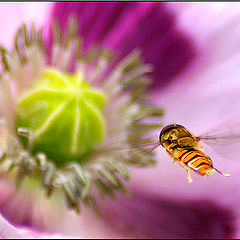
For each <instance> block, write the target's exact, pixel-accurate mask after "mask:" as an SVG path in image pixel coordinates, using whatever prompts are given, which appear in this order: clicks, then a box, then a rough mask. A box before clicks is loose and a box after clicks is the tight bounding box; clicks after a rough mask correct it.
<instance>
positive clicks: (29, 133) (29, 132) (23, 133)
mask: <svg viewBox="0 0 240 240" xmlns="http://www.w3.org/2000/svg"><path fill="white" fill-rule="evenodd" d="M17 134H18V135H19V136H23V137H28V139H29V143H28V147H29V149H30V150H32V145H33V133H32V130H30V129H25V128H18V129H17Z"/></svg>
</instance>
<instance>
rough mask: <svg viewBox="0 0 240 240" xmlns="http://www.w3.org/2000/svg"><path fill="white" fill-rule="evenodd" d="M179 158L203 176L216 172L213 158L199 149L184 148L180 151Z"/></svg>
mask: <svg viewBox="0 0 240 240" xmlns="http://www.w3.org/2000/svg"><path fill="white" fill-rule="evenodd" d="M178 159H179V160H180V161H181V162H182V163H184V164H185V165H186V166H187V167H188V168H190V169H192V170H193V171H195V172H196V173H198V174H200V175H202V176H204V175H209V174H210V173H211V172H214V169H213V165H212V161H211V159H210V158H209V157H208V156H207V155H206V154H204V153H203V152H201V151H199V150H195V149H182V150H180V151H179V152H178Z"/></svg>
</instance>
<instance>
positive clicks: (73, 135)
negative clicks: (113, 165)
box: [16, 69, 106, 166]
mask: <svg viewBox="0 0 240 240" xmlns="http://www.w3.org/2000/svg"><path fill="white" fill-rule="evenodd" d="M105 101H106V99H105V96H104V94H103V93H102V92H101V91H100V90H98V89H96V88H93V87H91V86H90V85H89V84H88V83H87V82H86V81H85V80H84V75H83V74H82V73H79V72H78V73H76V74H74V75H71V74H69V73H65V72H60V71H57V70H55V69H48V70H45V71H44V72H43V73H42V74H41V76H40V77H39V78H38V79H37V80H36V81H35V82H34V84H33V86H32V87H31V88H29V89H28V90H27V91H25V92H23V93H22V94H21V95H20V96H19V97H18V101H17V109H16V127H17V131H18V130H19V129H24V130H26V131H28V130H29V132H30V135H31V136H28V137H25V136H19V139H20V141H21V142H22V144H23V146H24V147H25V148H28V149H29V148H30V150H31V151H32V153H33V154H37V153H38V152H44V153H45V154H46V155H47V157H48V158H50V159H51V160H52V161H53V162H54V163H55V164H56V165H57V166H63V165H65V164H67V163H69V162H71V161H73V160H75V161H78V162H81V161H82V159H83V157H84V156H85V155H86V154H88V153H90V152H91V151H93V150H95V149H96V147H97V146H98V145H99V144H100V143H101V142H102V141H103V139H104V136H105V124H104V123H105V120H104V114H103V109H104V105H105Z"/></svg>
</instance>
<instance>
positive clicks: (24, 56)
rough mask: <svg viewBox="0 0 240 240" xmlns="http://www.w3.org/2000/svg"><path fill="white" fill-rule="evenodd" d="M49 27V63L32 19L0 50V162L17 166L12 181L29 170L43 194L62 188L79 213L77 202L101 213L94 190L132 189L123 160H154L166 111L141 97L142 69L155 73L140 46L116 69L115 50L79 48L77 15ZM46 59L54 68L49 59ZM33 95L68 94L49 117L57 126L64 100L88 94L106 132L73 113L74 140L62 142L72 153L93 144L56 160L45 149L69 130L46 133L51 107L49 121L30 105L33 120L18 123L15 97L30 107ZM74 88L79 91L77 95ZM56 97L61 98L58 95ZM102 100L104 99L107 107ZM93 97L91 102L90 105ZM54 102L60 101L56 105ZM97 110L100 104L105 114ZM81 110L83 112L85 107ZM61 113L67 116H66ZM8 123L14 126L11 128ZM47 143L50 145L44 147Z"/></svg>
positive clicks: (112, 194) (140, 163)
mask: <svg viewBox="0 0 240 240" xmlns="http://www.w3.org/2000/svg"><path fill="white" fill-rule="evenodd" d="M53 30H54V33H53V38H54V40H53V43H52V48H51V52H50V56H48V57H49V58H48V61H47V59H46V57H47V56H46V55H45V53H46V49H45V47H44V44H43V39H42V29H40V30H37V28H36V26H35V24H34V23H33V24H32V25H31V26H30V27H28V26H27V25H26V24H24V25H23V26H22V27H21V28H19V29H18V31H17V33H16V36H15V43H14V45H15V49H14V51H13V52H8V51H7V50H6V49H4V48H0V54H1V59H2V65H3V68H4V73H3V76H2V80H3V81H2V83H1V88H2V91H3V93H4V98H3V101H1V107H2V106H3V107H2V108H4V111H3V110H2V109H1V113H2V112H3V117H4V121H5V122H6V124H5V125H3V127H6V128H7V129H8V132H9V133H8V137H7V141H8V144H7V147H6V149H0V163H1V164H2V165H4V164H5V165H6V168H7V170H8V171H11V172H15V171H13V170H14V169H15V170H16V185H17V186H19V185H20V183H22V182H23V179H24V178H25V177H26V176H29V177H30V178H36V179H38V178H39V177H40V181H41V185H42V187H43V188H44V190H45V192H46V195H47V196H48V197H49V196H51V195H52V194H55V192H59V191H60V192H62V194H63V195H64V197H65V201H66V204H67V207H68V208H69V209H74V210H75V211H76V212H77V213H80V211H81V206H80V205H81V204H82V203H83V204H84V205H85V206H87V207H90V208H92V209H93V210H94V211H96V212H97V213H98V212H99V209H98V208H97V205H96V200H95V196H94V194H95V191H94V190H95V189H96V190H97V192H98V194H99V195H100V197H101V198H105V196H106V195H109V196H110V197H112V198H115V196H116V195H115V191H121V192H122V193H123V194H125V195H127V196H129V192H128V191H127V190H126V188H125V186H124V184H123V182H122V179H125V180H128V179H129V172H128V168H127V165H135V166H138V167H148V166H154V165H155V164H156V159H155V158H154V155H155V153H154V152H153V151H154V150H155V149H156V148H157V147H158V146H159V145H160V143H159V141H153V140H152V136H155V135H154V131H156V130H159V129H160V128H161V127H162V125H163V124H162V123H161V121H160V119H161V118H162V116H163V113H164V111H163V109H161V108H159V107H158V106H155V105H154V104H151V103H147V102H146V99H147V97H148V94H147V93H146V89H147V87H148V86H149V84H150V79H149V78H148V77H147V76H146V74H147V73H149V72H150V71H152V67H151V65H149V64H143V63H142V61H141V57H140V55H141V53H140V51H139V50H135V51H133V52H132V53H131V54H130V55H129V56H127V57H126V58H125V59H123V60H122V61H121V62H120V63H118V64H116V65H115V66H114V67H113V66H112V65H110V63H111V62H110V61H111V60H112V55H111V54H110V52H109V51H108V50H105V49H103V50H99V49H93V51H90V52H89V53H88V55H87V56H83V55H82V54H81V53H82V49H81V40H80V39H79V38H78V32H77V31H78V25H77V21H76V19H74V18H73V19H71V20H70V21H69V24H68V30H67V32H66V33H64V34H63V33H62V32H61V29H60V28H59V25H58V24H56V23H55V25H54V27H53ZM47 63H48V64H49V65H50V67H51V68H49V65H48V66H47V65H46V64H47ZM46 69H48V70H46ZM110 69H111V70H110ZM9 71H11V74H9ZM70 72H78V73H79V74H80V75H77V74H75V75H74V74H71V73H70ZM40 76H43V79H44V81H46V82H47V83H46V82H45V83H46V85H45V86H44V87H45V88H43V87H42V85H41V84H43V82H44V81H39V82H40V83H39V82H37V80H39V78H40ZM66 76H67V78H66V79H65V77H66ZM76 76H78V77H79V76H81V81H79V79H78V84H77V83H76V84H77V86H75V85H74V83H73V82H74V81H75V80H76V79H75V78H76ZM8 79H11V80H12V82H14V84H10V83H9V82H10V81H6V80H8ZM58 79H62V81H60V80H59V81H60V82H61V83H60V82H59V81H58ZM41 80H42V79H41ZM64 81H65V83H66V82H67V84H64ZM48 83H51V84H52V85H51V84H50V85H51V86H54V84H56V86H57V88H59V87H60V86H61V87H62V86H65V87H64V88H61V90H59V89H57V90H56V89H54V88H53V89H51V91H47V90H48V89H47V87H48ZM37 84H39V85H38V88H37V90H38V91H36V92H34V90H35V89H34V87H36V85H37ZM61 84H62V85H61ZM13 85H14V86H15V87H16V92H14V91H13ZM81 87H83V88H82V89H81V91H80V92H77V90H76V88H81ZM87 87H89V89H90V88H91V87H93V88H94V90H92V89H90V90H86V88H87ZM65 88H66V89H67V90H66V91H65ZM29 89H30V90H31V91H30V90H29ZM39 89H41V90H42V92H41V91H40V90H39ZM43 89H45V91H43ZM95 90H96V91H95ZM27 91H30V92H31V94H32V95H31V94H27ZM13 93H14V94H13ZM28 93H29V92H28ZM34 93H38V94H39V95H41V94H47V93H49V94H50V93H51V94H52V95H51V99H53V98H54V96H55V97H56V95H54V94H56V93H59V94H60V93H65V94H68V95H67V96H69V97H68V98H67V99H69V102H67V103H66V101H65V100H64V101H63V103H60V102H56V106H55V108H54V110H53V111H52V112H55V113H57V114H55V115H54V121H55V120H56V121H57V120H60V123H61V127H62V128H64V127H65V126H64V125H63V124H62V122H63V121H64V120H62V119H61V118H60V116H61V114H62V113H63V111H65V110H66V109H67V110H68V106H69V105H67V104H68V103H69V104H70V103H71V104H72V105H70V106H71V107H72V106H77V108H79V109H80V106H81V104H80V98H81V97H80V96H83V95H84V94H85V95H84V99H83V100H84V101H87V100H89V103H88V104H86V106H87V107H89V108H91V112H94V114H97V119H101V121H99V122H98V123H103V126H104V127H105V128H106V132H104V134H103V136H104V137H103V138H102V139H101V141H98V142H97V139H96V138H97V137H96V135H94V134H89V132H90V133H91V131H93V130H92V129H91V126H90V125H89V121H86V119H87V118H86V117H85V116H81V115H80V113H79V114H77V115H76V114H74V115H73V116H74V117H76V118H77V119H74V121H71V123H69V124H67V125H68V126H72V124H73V123H75V124H74V134H72V135H71V136H72V138H71V139H73V142H74V146H72V145H71V146H64V147H66V149H68V147H69V149H70V150H71V153H72V154H75V153H77V150H79V149H78V148H79V147H83V146H84V144H85V146H84V147H85V148H87V147H88V145H91V144H92V146H91V148H89V149H88V150H89V151H86V152H84V154H82V155H77V154H76V155H75V156H74V157H73V156H72V155H71V154H66V155H64V157H62V158H63V159H62V160H61V162H59V158H56V156H55V155H54V154H55V152H54V153H51V154H50V153H49V152H48V151H49V149H57V147H58V146H57V145H58V143H59V142H60V141H62V140H64V138H65V137H66V135H67V134H69V132H70V131H68V129H65V131H63V132H64V136H62V135H61V136H57V135H56V136H55V132H54V131H52V132H50V133H51V134H46V131H47V130H48V129H49V128H50V125H54V124H53V117H52V118H51V116H53V115H51V113H52V112H49V114H48V115H47V117H46V119H49V121H48V122H46V121H40V120H41V119H40V118H41V116H42V115H43V114H44V113H43V111H40V110H41V109H40V110H39V109H36V115H34V114H35V113H34V111H33V112H31V114H30V115H29V116H30V117H32V116H33V115H34V116H33V119H35V120H34V121H33V122H32V124H29V125H27V124H26V126H25V125H24V124H25V123H28V122H30V117H29V118H28V119H27V120H26V119H25V120H26V121H25V120H24V121H23V123H24V124H23V125H21V124H19V122H20V121H18V116H19V115H18V114H20V113H19V112H18V111H19V106H20V103H22V102H21V101H23V99H27V96H28V97H29V99H30V100H31V101H29V105H28V104H26V102H27V100H26V102H25V104H26V105H27V106H28V107H29V106H30V107H31V108H30V107H29V109H32V107H33V100H32V98H31V96H35V98H34V99H35V100H36V101H37V96H39V95H34ZM70 94H71V95H70ZM74 94H78V95H77V97H76V95H74ZM64 96H65V95H64ZM24 97H25V98H24ZM57 97H59V96H58V95H57ZM61 97H62V96H61ZM11 98H12V100H11V101H10V99H11ZM88 98H89V99H88ZM105 98H106V105H105V107H104V103H105ZM54 99H55V98H54ZM63 99H64V98H63ZM94 99H97V100H96V101H95V100H94ZM35 100H34V101H35ZM75 100H76V103H75V102H74V101H75ZM51 102H52V101H51ZM95 103H96V106H95V105H94V106H93V104H95ZM46 104H47V102H46ZM61 104H62V105H61ZM64 104H65V105H64ZM74 104H75V105H74ZM23 105H24V104H23ZM36 105H37V104H36ZM59 106H64V107H62V108H59ZM23 107H25V105H24V106H23ZM100 108H102V109H103V111H102V112H101V111H100ZM57 110H59V111H57ZM75 110H76V109H75ZM85 110H86V109H85ZM87 110H88V109H87ZM38 111H40V112H41V115H40V117H39V115H37V114H38ZM56 111H57V112H56ZM23 112H24V114H23V115H24V116H26V112H27V111H25V110H24V111H23ZM75 112H76V111H75ZM85 112H86V111H85ZM82 114H83V115H84V113H82ZM62 115H64V116H66V115H68V116H69V114H62ZM58 118H59V119H58ZM85 118H86V119H85ZM39 119H40V120H39ZM46 119H45V120H46ZM91 119H93V117H91ZM37 121H40V122H41V124H42V125H41V126H42V128H41V126H39V127H36V128H34V127H33V126H35V125H36V122H37ZM61 121H62V122H61ZM81 121H86V122H87V123H86V124H85V125H83V126H85V127H83V126H80V123H81ZM54 123H55V122H54ZM95 125H96V124H95ZM105 125H106V126H105ZM54 126H55V125H54ZM86 126H87V127H86ZM81 127H82V128H83V129H84V128H88V131H86V132H87V133H88V134H89V136H86V139H82V140H81V143H80V142H79V141H78V138H79V132H80V130H81ZM97 127H98V128H97V129H96V131H97V130H99V129H100V124H98V126H97ZM105 128H104V130H105ZM10 129H12V130H11V131H10ZM39 129H40V130H41V131H40V132H39V131H38V130H39ZM96 131H95V130H94V131H93V132H94V133H95V132H96ZM37 133H40V134H37ZM19 135H20V136H21V137H20V136H19ZM40 135H41V136H44V137H45V139H44V141H42V142H41V144H39V145H41V148H39V145H38V143H37V141H36V140H35V139H36V137H41V136H40ZM92 136H95V137H92ZM53 137H55V138H54V141H50V139H51V140H52V138H53ZM24 138H27V140H28V143H26V142H25V140H26V139H25V140H23V139H24ZM56 138H57V139H56ZM87 141H88V142H87ZM68 142H71V141H66V143H65V144H68ZM86 142H87V143H86ZM94 142H95V143H94ZM46 143H47V144H46ZM53 143H54V144H53ZM93 143H94V144H93ZM48 144H49V146H47V148H44V147H42V146H45V145H48ZM51 144H52V145H51ZM84 147H83V149H84ZM60 150H62V149H60ZM60 150H59V151H60ZM61 156H62V155H61ZM60 163H61V165H60ZM19 191H20V190H19Z"/></svg>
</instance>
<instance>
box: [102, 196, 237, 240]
mask: <svg viewBox="0 0 240 240" xmlns="http://www.w3.org/2000/svg"><path fill="white" fill-rule="evenodd" d="M101 209H102V215H103V220H104V221H106V222H107V223H108V225H109V227H111V228H112V229H114V230H118V231H119V232H121V233H122V234H125V236H126V237H134V238H136V237H138V238H161V239H162V238H163V239H164V238H167V239H168V238H172V239H177V238H181V239H184V238H186V239H192V238H211V239H214V238H221V239H222V238H232V237H233V236H234V234H235V230H236V229H235V228H236V226H235V225H236V224H235V218H236V216H235V215H234V214H235V213H234V211H232V210H231V209H228V208H224V207H219V206H217V205H216V204H215V203H214V202H211V201H208V200H198V201H181V200H180V199H178V198H176V197H175V198H166V197H163V196H161V197H160V196H156V197H153V196H151V197H150V196H147V195H145V194H141V193H138V192H135V193H134V194H133V196H132V197H131V198H130V199H128V198H126V197H123V196H118V200H109V199H107V200H105V202H103V204H102V208H101ZM113 219H114V220H113Z"/></svg>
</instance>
